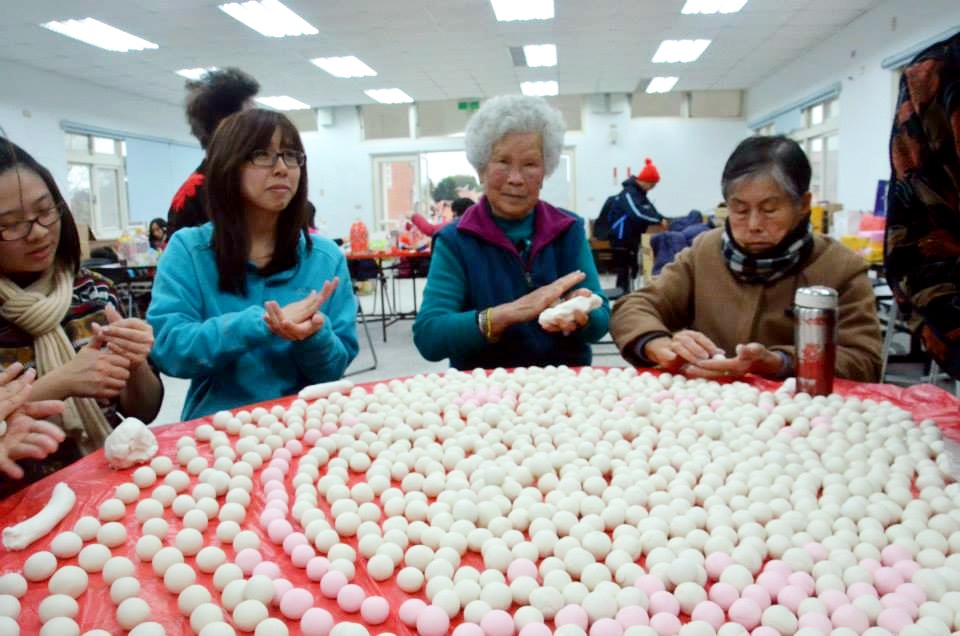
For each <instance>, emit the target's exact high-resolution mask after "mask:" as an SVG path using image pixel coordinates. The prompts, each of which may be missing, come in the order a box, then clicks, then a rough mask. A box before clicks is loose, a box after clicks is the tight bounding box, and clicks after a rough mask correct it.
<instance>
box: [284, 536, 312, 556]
mask: <svg viewBox="0 0 960 636" xmlns="http://www.w3.org/2000/svg"><path fill="white" fill-rule="evenodd" d="M298 545H310V540H309V539H307V535H305V534H303V533H302V532H291V533H290V534H288V535H287V538H286V539H284V540H283V551H284V552H286V553H287V554H292V553H293V549H294V548H295V547H297V546H298Z"/></svg>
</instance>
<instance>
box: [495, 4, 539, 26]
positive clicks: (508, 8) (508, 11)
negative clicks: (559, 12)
mask: <svg viewBox="0 0 960 636" xmlns="http://www.w3.org/2000/svg"><path fill="white" fill-rule="evenodd" d="M490 4H491V5H493V13H494V15H496V16H497V20H498V21H500V22H516V21H519V20H552V19H553V0H490Z"/></svg>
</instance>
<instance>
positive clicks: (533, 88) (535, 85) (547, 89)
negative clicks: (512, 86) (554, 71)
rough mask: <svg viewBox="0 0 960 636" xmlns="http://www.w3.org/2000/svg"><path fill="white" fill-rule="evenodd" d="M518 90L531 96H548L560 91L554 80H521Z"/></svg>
mask: <svg viewBox="0 0 960 636" xmlns="http://www.w3.org/2000/svg"><path fill="white" fill-rule="evenodd" d="M520 91H521V92H522V93H523V94H524V95H530V96H532V97H549V96H551V95H558V94H559V93H560V85H559V84H558V83H557V82H555V81H554V80H548V81H546V82H523V83H521V84H520Z"/></svg>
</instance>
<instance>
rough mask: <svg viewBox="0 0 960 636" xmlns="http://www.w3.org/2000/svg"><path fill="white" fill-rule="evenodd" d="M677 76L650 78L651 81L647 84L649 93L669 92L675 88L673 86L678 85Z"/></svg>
mask: <svg viewBox="0 0 960 636" xmlns="http://www.w3.org/2000/svg"><path fill="white" fill-rule="evenodd" d="M678 79H679V78H676V77H654V78H653V79H652V80H650V83H649V84H647V92H648V93H669V92H670V91H671V90H673V87H674V86H676V84H677V80H678Z"/></svg>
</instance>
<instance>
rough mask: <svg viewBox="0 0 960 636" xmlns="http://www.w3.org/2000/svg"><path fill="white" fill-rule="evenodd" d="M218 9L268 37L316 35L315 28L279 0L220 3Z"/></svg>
mask: <svg viewBox="0 0 960 636" xmlns="http://www.w3.org/2000/svg"><path fill="white" fill-rule="evenodd" d="M220 10H221V11H223V12H224V13H226V14H227V15H229V16H230V17H231V18H233V19H235V20H237V21H238V22H242V23H243V24H245V25H247V26H248V27H250V28H251V29H253V30H254V31H257V32H258V33H261V34H263V35H265V36H267V37H268V38H283V37H293V36H298V35H316V34H317V33H319V31H318V30H317V28H316V27H315V26H313V25H312V24H310V23H309V22H307V21H306V20H304V19H303V18H301V17H300V16H298V15H297V14H296V13H294V12H293V11H291V10H290V9H288V8H287V7H286V6H285V5H284V4H283V3H282V2H279V0H250V1H249V2H229V3H227V4H221V5H220Z"/></svg>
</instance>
